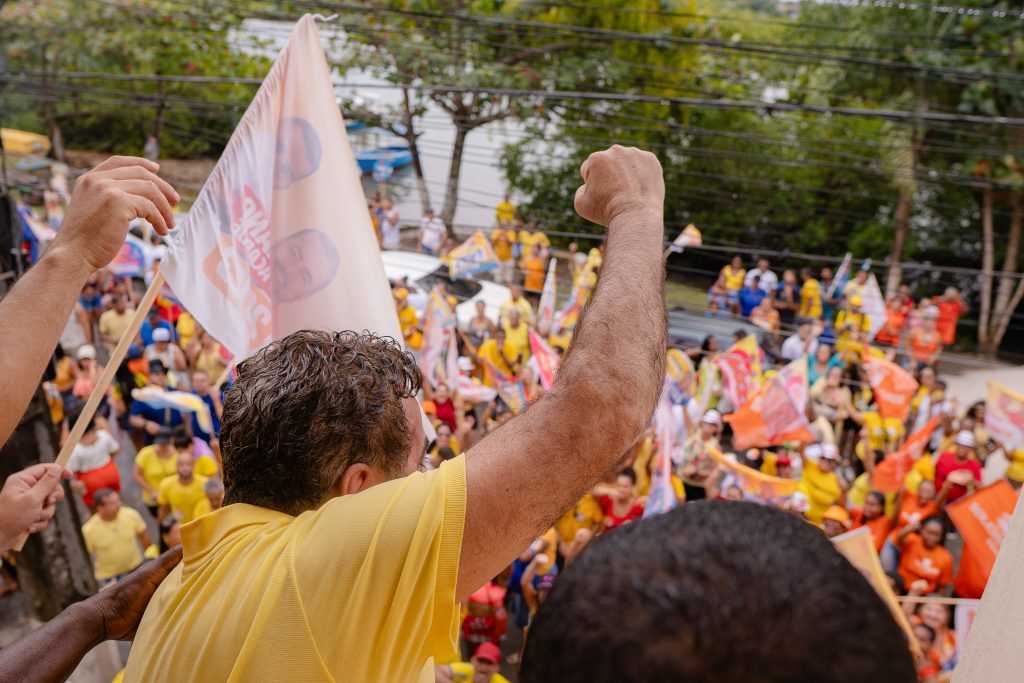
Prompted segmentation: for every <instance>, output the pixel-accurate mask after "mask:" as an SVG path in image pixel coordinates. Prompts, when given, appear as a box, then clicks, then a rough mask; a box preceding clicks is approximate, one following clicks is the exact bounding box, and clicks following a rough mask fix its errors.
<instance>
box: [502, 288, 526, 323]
mask: <svg viewBox="0 0 1024 683" xmlns="http://www.w3.org/2000/svg"><path fill="white" fill-rule="evenodd" d="M512 311H517V312H518V313H519V317H520V318H521V319H522V320H523V322H525V323H527V324H530V325H532V324H533V306H532V305H530V302H529V301H528V300H527V298H526V297H525V296H523V288H522V287H520V286H518V285H513V286H512V287H509V299H508V301H506V302H505V303H503V304H502V305H501V307H500V308H499V309H498V320H499V322H500V323H501V324H502V325H504V324H505V323H507V322H508V316H509V313H511V312H512Z"/></svg>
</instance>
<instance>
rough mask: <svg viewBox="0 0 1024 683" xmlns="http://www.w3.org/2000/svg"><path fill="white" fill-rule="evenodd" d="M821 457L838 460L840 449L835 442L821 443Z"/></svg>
mask: <svg viewBox="0 0 1024 683" xmlns="http://www.w3.org/2000/svg"><path fill="white" fill-rule="evenodd" d="M821 457H823V458H825V459H826V460H838V459H839V449H838V448H836V445H835V444H834V443H823V444H821Z"/></svg>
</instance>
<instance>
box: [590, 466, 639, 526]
mask: <svg viewBox="0 0 1024 683" xmlns="http://www.w3.org/2000/svg"><path fill="white" fill-rule="evenodd" d="M594 494H595V495H596V496H597V502H598V504H599V505H600V506H601V512H603V513H604V528H605V531H611V530H612V529H617V528H619V527H620V526H622V525H623V524H628V523H629V522H632V521H633V520H636V519H640V518H641V517H643V516H644V501H643V500H641V499H639V498H637V497H636V472H634V471H633V470H632V468H626V469H624V470H622V471H621V472H619V474H618V476H617V477H616V478H615V484H614V485H612V486H609V485H607V484H598V485H597V486H596V487H594Z"/></svg>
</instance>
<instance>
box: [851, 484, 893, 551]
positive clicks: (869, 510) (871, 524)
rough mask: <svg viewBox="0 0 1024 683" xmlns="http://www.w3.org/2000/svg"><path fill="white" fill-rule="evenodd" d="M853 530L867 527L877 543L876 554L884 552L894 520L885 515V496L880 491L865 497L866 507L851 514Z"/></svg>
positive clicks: (872, 492)
mask: <svg viewBox="0 0 1024 683" xmlns="http://www.w3.org/2000/svg"><path fill="white" fill-rule="evenodd" d="M850 517H851V519H852V520H853V528H854V529H859V528H860V527H862V526H866V527H867V528H868V530H869V531H870V532H871V538H872V539H874V542H875V552H882V546H884V545H885V539H886V538H887V537H888V536H889V531H890V530H891V529H892V525H893V520H892V518H891V517H887V516H886V515H885V496H884V495H882V494H881V493H879V492H878V491H871V492H870V493H868V495H867V496H865V497H864V507H863V508H857V509H855V510H853V511H852V512H851V514H850Z"/></svg>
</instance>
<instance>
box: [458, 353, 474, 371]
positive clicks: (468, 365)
mask: <svg viewBox="0 0 1024 683" xmlns="http://www.w3.org/2000/svg"><path fill="white" fill-rule="evenodd" d="M457 362H458V366H459V370H462V371H463V372H473V359H472V358H469V357H468V356H459V360H458V361H457Z"/></svg>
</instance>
